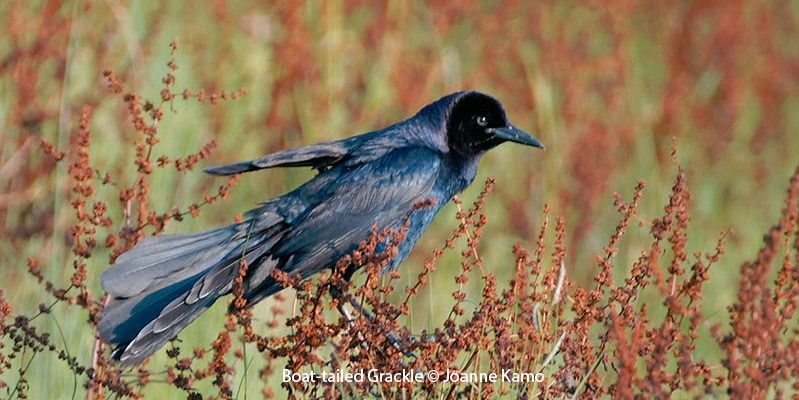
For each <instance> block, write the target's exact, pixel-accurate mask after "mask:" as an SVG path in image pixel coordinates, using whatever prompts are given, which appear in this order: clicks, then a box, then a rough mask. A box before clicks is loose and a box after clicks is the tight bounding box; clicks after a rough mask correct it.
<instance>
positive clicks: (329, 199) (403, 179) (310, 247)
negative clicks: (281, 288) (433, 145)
mask: <svg viewBox="0 0 799 400" xmlns="http://www.w3.org/2000/svg"><path fill="white" fill-rule="evenodd" d="M440 160H441V159H440V155H439V154H437V153H435V152H433V151H431V150H427V149H421V148H414V149H397V150H394V151H392V152H389V153H388V154H386V155H384V156H383V157H380V158H378V159H376V160H373V161H370V162H368V163H364V164H361V165H359V166H357V167H355V168H353V169H352V170H350V171H348V172H347V173H345V174H342V176H341V177H340V178H339V179H337V180H336V181H335V182H334V183H332V184H330V185H327V187H326V191H327V193H320V195H321V197H322V198H323V200H322V201H320V202H319V203H318V204H317V205H316V206H315V207H310V208H309V209H308V210H306V212H305V213H303V215H301V216H299V217H298V218H297V219H295V220H294V222H293V227H292V228H291V230H290V231H289V232H288V233H287V234H286V236H285V237H284V238H283V239H282V240H281V242H280V243H278V244H277V245H276V246H275V255H276V256H279V257H286V258H287V259H288V261H287V263H286V264H285V265H284V266H283V267H282V268H283V269H284V270H285V271H287V272H289V273H291V274H296V273H299V274H300V275H302V276H303V277H306V276H310V275H311V274H313V273H315V272H318V271H319V270H321V269H323V268H325V267H328V266H331V265H332V264H333V263H335V262H336V261H337V260H338V259H339V258H340V257H342V256H344V255H345V254H346V253H348V252H350V251H352V250H353V249H354V248H355V247H357V245H358V244H359V243H360V241H362V240H366V239H368V238H369V235H370V234H371V231H372V228H373V227H374V226H375V225H377V227H378V228H379V229H383V228H386V227H390V226H392V224H395V223H398V222H401V221H402V220H403V218H405V217H406V216H408V215H409V214H410V212H411V211H412V210H413V206H414V205H415V204H416V203H417V202H419V201H422V200H425V199H427V198H428V197H429V196H430V190H431V188H432V187H433V185H434V183H435V181H436V178H437V177H438V173H439V165H440V162H441V161H440Z"/></svg>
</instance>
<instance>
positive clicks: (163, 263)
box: [100, 227, 235, 297]
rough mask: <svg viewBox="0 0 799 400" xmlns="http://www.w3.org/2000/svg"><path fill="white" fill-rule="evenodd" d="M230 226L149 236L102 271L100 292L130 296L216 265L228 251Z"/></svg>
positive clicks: (232, 231)
mask: <svg viewBox="0 0 799 400" xmlns="http://www.w3.org/2000/svg"><path fill="white" fill-rule="evenodd" d="M234 232H235V231H234V230H232V229H231V227H225V228H220V229H215V230H212V231H207V232H200V233H196V234H189V235H163V236H151V237H148V238H146V239H144V240H143V241H142V242H140V243H139V244H138V245H136V247H134V248H133V249H131V250H129V251H128V252H126V253H124V254H122V255H121V256H119V258H118V259H117V262H116V264H114V265H113V266H112V267H111V268H109V269H107V270H105V271H103V273H102V275H101V278H100V280H101V283H102V286H103V289H104V290H105V291H106V292H107V293H108V294H110V295H112V296H115V297H132V296H135V295H137V294H139V293H142V292H144V291H145V290H148V289H150V290H151V289H154V288H156V287H158V286H160V285H161V284H163V283H165V282H164V281H166V282H167V283H168V282H174V281H175V280H176V278H175V276H174V274H176V273H179V274H181V275H182V276H184V277H189V276H192V275H195V274H197V273H199V272H202V269H203V267H207V266H208V265H212V264H215V263H216V262H219V261H220V260H221V259H222V258H223V257H225V256H226V255H227V254H228V252H229V251H230V248H229V247H230V245H235V243H228V245H227V246H226V245H225V242H226V241H230V240H231V236H232V234H233V233H234Z"/></svg>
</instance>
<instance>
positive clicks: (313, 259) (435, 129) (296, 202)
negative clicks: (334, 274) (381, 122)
mask: <svg viewBox="0 0 799 400" xmlns="http://www.w3.org/2000/svg"><path fill="white" fill-rule="evenodd" d="M508 141H510V142H516V143H521V144H525V145H529V146H534V147H540V148H543V147H544V146H543V145H542V144H541V142H539V141H538V140H537V139H535V138H534V137H532V136H531V135H529V134H527V133H525V132H523V131H521V130H520V129H519V128H516V127H515V126H513V125H512V124H511V123H510V122H508V118H507V116H506V115H505V110H504V109H503V107H502V105H501V104H500V103H499V101H497V100H496V99H494V98H493V97H491V96H488V95H486V94H483V93H479V92H475V91H464V92H457V93H453V94H450V95H448V96H445V97H443V98H441V99H439V100H438V101H436V102H434V103H432V104H429V105H427V106H425V107H424V108H422V109H421V110H420V111H419V112H418V113H417V114H416V115H414V116H413V117H411V118H409V119H406V120H404V121H401V122H398V123H396V124H394V125H391V126H389V127H387V128H384V129H381V130H377V131H374V132H369V133H365V134H362V135H358V136H353V137H351V138H348V139H342V140H337V141H333V142H327V143H319V144H315V145H311V146H306V147H301V148H298V149H293V150H286V151H281V152H277V153H273V154H269V155H266V156H264V157H261V158H259V159H257V160H253V161H246V162H241V163H237V164H230V165H225V166H220V167H213V168H208V169H206V170H205V171H206V172H208V173H210V174H213V175H232V174H239V173H243V172H249V171H255V170H259V169H264V168H273V167H311V168H314V169H316V170H317V171H318V172H319V173H318V174H317V175H316V176H315V177H313V178H312V179H311V180H309V181H308V182H306V183H305V184H303V185H302V186H300V187H298V188H296V189H294V190H293V191H291V192H289V193H287V194H285V195H283V196H280V197H277V198H274V199H272V200H268V201H266V202H264V203H262V204H261V205H260V207H258V208H255V209H253V210H251V211H249V212H248V214H247V219H246V220H245V221H244V222H241V223H237V224H233V225H228V226H225V227H221V228H217V229H213V230H210V231H206V232H199V233H190V234H177V235H161V236H152V237H148V238H146V239H144V240H142V241H141V242H140V243H139V244H138V245H136V246H135V247H134V248H132V249H131V250H130V251H128V252H126V253H124V254H122V255H121V256H120V257H119V258H118V259H117V262H116V264H114V265H113V266H112V267H111V268H109V269H108V270H106V271H105V272H104V273H103V274H102V277H101V280H102V285H103V288H104V289H105V291H106V292H108V293H109V294H110V295H111V296H112V300H111V302H110V303H109V304H108V306H107V307H106V308H105V310H104V311H103V313H102V316H101V320H100V323H99V332H100V336H101V337H102V339H103V340H104V341H105V342H106V343H109V344H112V345H115V350H114V352H113V357H114V358H115V359H117V360H119V361H120V362H121V363H123V364H125V365H132V364H137V363H139V362H141V361H142V360H143V359H145V358H146V357H148V356H149V355H151V354H152V353H153V352H155V351H156V350H158V349H159V348H160V347H161V346H163V345H164V344H165V343H166V342H167V341H169V340H170V339H171V338H173V337H174V336H175V335H177V334H178V332H180V331H181V330H182V329H183V328H185V327H186V326H187V325H189V324H190V323H191V322H192V321H193V320H194V319H196V318H197V317H198V316H199V315H200V314H201V313H202V312H203V311H205V309H207V308H208V307H210V306H211V305H212V304H213V303H214V301H216V299H218V298H219V297H221V296H224V295H226V294H228V293H230V292H231V290H232V287H233V281H234V279H235V277H236V275H237V273H238V265H239V262H240V260H241V259H242V258H244V259H246V260H247V262H248V264H249V266H250V267H249V270H248V273H247V275H246V277H245V283H244V296H245V298H246V299H247V305H248V306H249V305H253V304H255V303H257V302H258V301H260V300H263V299H264V298H266V297H269V296H271V295H272V294H274V293H276V292H278V291H280V290H282V289H283V287H282V285H281V284H280V283H278V282H276V281H275V280H274V279H273V278H272V277H271V273H272V271H273V270H274V269H275V268H278V269H280V270H282V271H285V272H288V273H290V274H291V275H296V274H299V275H300V276H302V278H303V279H304V278H307V277H309V276H311V275H313V274H315V273H317V272H319V271H321V270H323V269H325V268H331V267H333V266H334V265H335V263H336V261H337V260H338V259H339V258H341V257H342V256H344V255H346V254H347V253H349V252H351V251H353V250H354V249H355V248H357V246H358V244H359V243H360V241H362V240H366V239H368V238H369V236H370V234H371V232H372V227H373V226H375V225H377V226H378V227H379V228H381V229H382V228H386V227H388V228H397V227H399V225H401V224H403V223H405V220H406V218H408V217H409V218H410V226H409V229H408V232H407V235H406V238H405V240H404V241H403V242H402V243H400V245H399V248H398V255H397V256H396V257H395V258H394V259H393V261H392V264H391V265H390V266H389V268H395V267H396V266H397V265H398V264H399V263H400V262H401V261H402V260H403V259H404V258H405V257H406V256H407V255H408V253H409V252H410V251H411V249H412V248H413V246H414V244H415V243H416V241H417V240H418V239H419V237H420V236H421V235H422V232H424V230H425V229H426V228H427V226H428V225H429V224H430V222H431V221H432V220H433V217H434V216H435V214H436V213H437V212H438V210H439V209H441V207H442V206H443V205H444V204H446V203H447V202H448V201H449V200H450V199H451V198H452V196H454V195H455V194H457V193H460V192H461V191H462V190H463V189H465V188H466V187H467V186H468V185H469V184H470V183H471V182H472V181H473V180H474V177H475V174H476V173H477V164H478V162H479V161H480V157H481V156H482V155H483V154H485V153H486V151H488V150H490V149H492V148H494V147H496V146H497V145H499V144H501V143H503V142H508ZM430 198H432V199H435V204H434V205H433V206H432V207H429V208H422V209H418V210H416V211H414V205H415V204H417V203H418V202H420V201H423V200H427V199H430ZM417 208H418V207H417Z"/></svg>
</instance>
